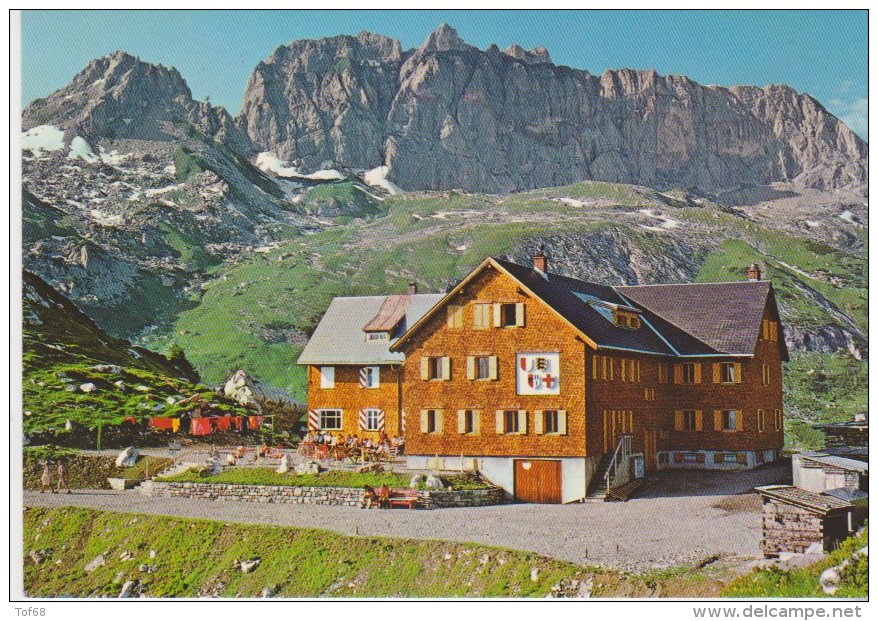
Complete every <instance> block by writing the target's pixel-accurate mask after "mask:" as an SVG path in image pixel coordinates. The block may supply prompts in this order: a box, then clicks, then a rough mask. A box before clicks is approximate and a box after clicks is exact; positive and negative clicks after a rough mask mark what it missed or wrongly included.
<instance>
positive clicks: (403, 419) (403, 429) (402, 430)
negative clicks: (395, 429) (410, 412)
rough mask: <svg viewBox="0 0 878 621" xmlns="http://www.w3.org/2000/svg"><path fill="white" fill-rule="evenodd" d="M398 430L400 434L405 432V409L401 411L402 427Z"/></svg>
mask: <svg viewBox="0 0 878 621" xmlns="http://www.w3.org/2000/svg"><path fill="white" fill-rule="evenodd" d="M399 431H400V434H405V410H403V411H402V429H400V430H399Z"/></svg>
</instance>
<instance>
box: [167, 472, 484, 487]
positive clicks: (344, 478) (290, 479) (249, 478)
mask: <svg viewBox="0 0 878 621" xmlns="http://www.w3.org/2000/svg"><path fill="white" fill-rule="evenodd" d="M156 480H158V481H170V482H183V483H228V484H230V485H291V486H292V485H299V486H305V487H363V486H364V485H371V486H372V487H380V486H381V485H387V486H388V487H392V488H403V487H408V486H409V481H410V480H411V475H410V474H407V473H405V472H380V473H371V472H367V473H355V472H343V471H338V470H328V471H326V472H322V473H320V474H295V473H294V472H288V473H286V474H279V473H277V472H275V471H274V470H273V469H271V468H238V469H232V470H225V471H223V472H220V473H218V474H213V475H208V476H199V475H198V473H197V472H195V471H193V470H187V471H186V472H181V473H179V474H175V475H173V476H170V477H163V478H161V479H156ZM442 480H443V482H444V483H445V484H446V485H450V486H452V487H453V488H454V489H486V488H488V487H490V486H489V485H488V484H486V483H484V482H482V481H481V480H479V479H478V478H477V477H472V476H467V475H443V476H442Z"/></svg>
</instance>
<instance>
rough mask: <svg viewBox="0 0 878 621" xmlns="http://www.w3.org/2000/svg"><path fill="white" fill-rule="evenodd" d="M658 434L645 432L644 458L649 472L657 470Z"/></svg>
mask: <svg viewBox="0 0 878 621" xmlns="http://www.w3.org/2000/svg"><path fill="white" fill-rule="evenodd" d="M656 435H657V434H656V432H655V431H644V432H643V458H644V462H645V465H646V469H647V470H655V458H656Z"/></svg>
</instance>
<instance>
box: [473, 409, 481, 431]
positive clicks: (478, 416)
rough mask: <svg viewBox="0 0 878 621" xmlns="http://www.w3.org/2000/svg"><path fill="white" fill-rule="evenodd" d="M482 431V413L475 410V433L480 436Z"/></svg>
mask: <svg viewBox="0 0 878 621" xmlns="http://www.w3.org/2000/svg"><path fill="white" fill-rule="evenodd" d="M481 431H482V411H481V410H473V433H474V434H475V435H478V434H479V433H481Z"/></svg>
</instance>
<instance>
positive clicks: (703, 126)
mask: <svg viewBox="0 0 878 621" xmlns="http://www.w3.org/2000/svg"><path fill="white" fill-rule="evenodd" d="M238 121H239V123H240V125H241V126H242V128H243V129H244V130H246V132H247V134H248V137H249V139H250V140H251V141H252V143H253V144H254V148H255V149H256V150H258V151H268V152H271V153H273V154H275V155H277V156H278V157H280V158H282V159H286V160H288V161H290V162H291V163H292V164H293V165H295V166H297V167H301V169H302V170H304V171H313V170H317V169H320V168H348V169H355V170H356V169H372V168H375V167H377V166H381V165H384V166H388V167H389V170H390V173H389V176H388V178H389V179H390V180H391V181H393V182H394V183H396V184H397V185H399V186H400V187H401V188H403V189H404V190H442V189H454V188H460V189H464V190H467V191H478V192H509V191H515V190H521V189H527V188H536V187H550V186H559V185H565V184H569V183H573V182H576V181H579V180H583V179H597V180H604V181H613V182H623V183H637V184H643V185H648V186H652V187H668V186H681V187H698V188H701V189H704V190H715V189H720V188H729V187H734V186H738V185H741V184H763V183H769V182H773V181H792V182H795V183H798V184H801V185H802V186H807V187H816V188H840V187H861V186H863V185H864V184H865V180H866V164H865V161H866V154H867V147H866V144H865V143H864V142H863V141H862V140H861V139H860V138H859V137H857V136H856V135H855V134H854V133H853V132H852V131H851V130H850V129H849V128H847V127H846V126H845V125H844V124H843V123H842V122H841V121H839V120H838V119H837V118H836V117H834V116H833V115H831V114H830V113H829V112H827V111H826V110H825V109H824V108H823V107H822V106H821V105H820V104H819V103H818V102H817V101H816V100H814V99H813V98H812V97H810V96H809V95H806V94H799V93H797V92H796V91H794V90H793V89H791V88H789V87H786V86H778V85H771V86H767V87H765V88H757V87H751V86H736V87H731V88H723V87H718V86H703V85H701V84H698V83H696V82H693V81H692V80H690V79H689V78H686V77H684V76H675V75H669V76H661V75H659V74H658V73H656V72H655V71H652V70H646V71H637V70H633V69H621V70H612V71H611V70H608V71H605V72H604V73H603V74H602V75H600V76H595V75H592V74H590V73H589V72H587V71H582V70H577V69H571V68H569V67H563V66H558V65H554V64H552V63H551V57H550V56H549V53H548V52H547V51H546V50H545V49H543V48H537V49H534V50H531V51H529V52H528V51H525V50H524V49H523V48H521V47H520V46H517V45H513V46H511V47H509V48H507V49H506V50H505V51H504V52H501V51H500V50H499V48H497V47H496V46H493V45H492V46H491V47H489V48H488V49H487V50H485V51H481V50H479V49H477V48H475V47H473V46H471V45H468V44H467V43H465V42H464V41H463V40H461V39H460V37H458V35H457V33H456V32H455V31H454V29H453V28H450V27H449V26H447V25H444V24H443V25H442V26H440V28H439V29H437V30H436V31H435V32H433V33H432V34H430V36H429V37H427V40H426V41H425V42H424V44H423V45H422V46H421V47H420V48H418V49H416V50H412V51H408V52H402V51H401V49H400V45H399V42H397V41H395V40H393V39H389V38H387V37H382V36H380V35H372V34H368V33H360V34H359V35H357V36H356V37H350V36H342V37H333V38H329V39H321V40H319V41H295V42H293V43H291V44H290V45H288V46H284V47H281V48H278V49H277V50H276V51H275V52H274V54H272V56H270V57H269V58H268V59H266V60H265V61H264V62H261V63H260V64H259V65H258V66H257V68H256V70H255V71H254V73H253V75H252V76H251V78H250V82H249V84H248V86H247V90H246V93H245V96H244V105H243V107H242V110H241V113H240V115H239V117H238Z"/></svg>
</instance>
